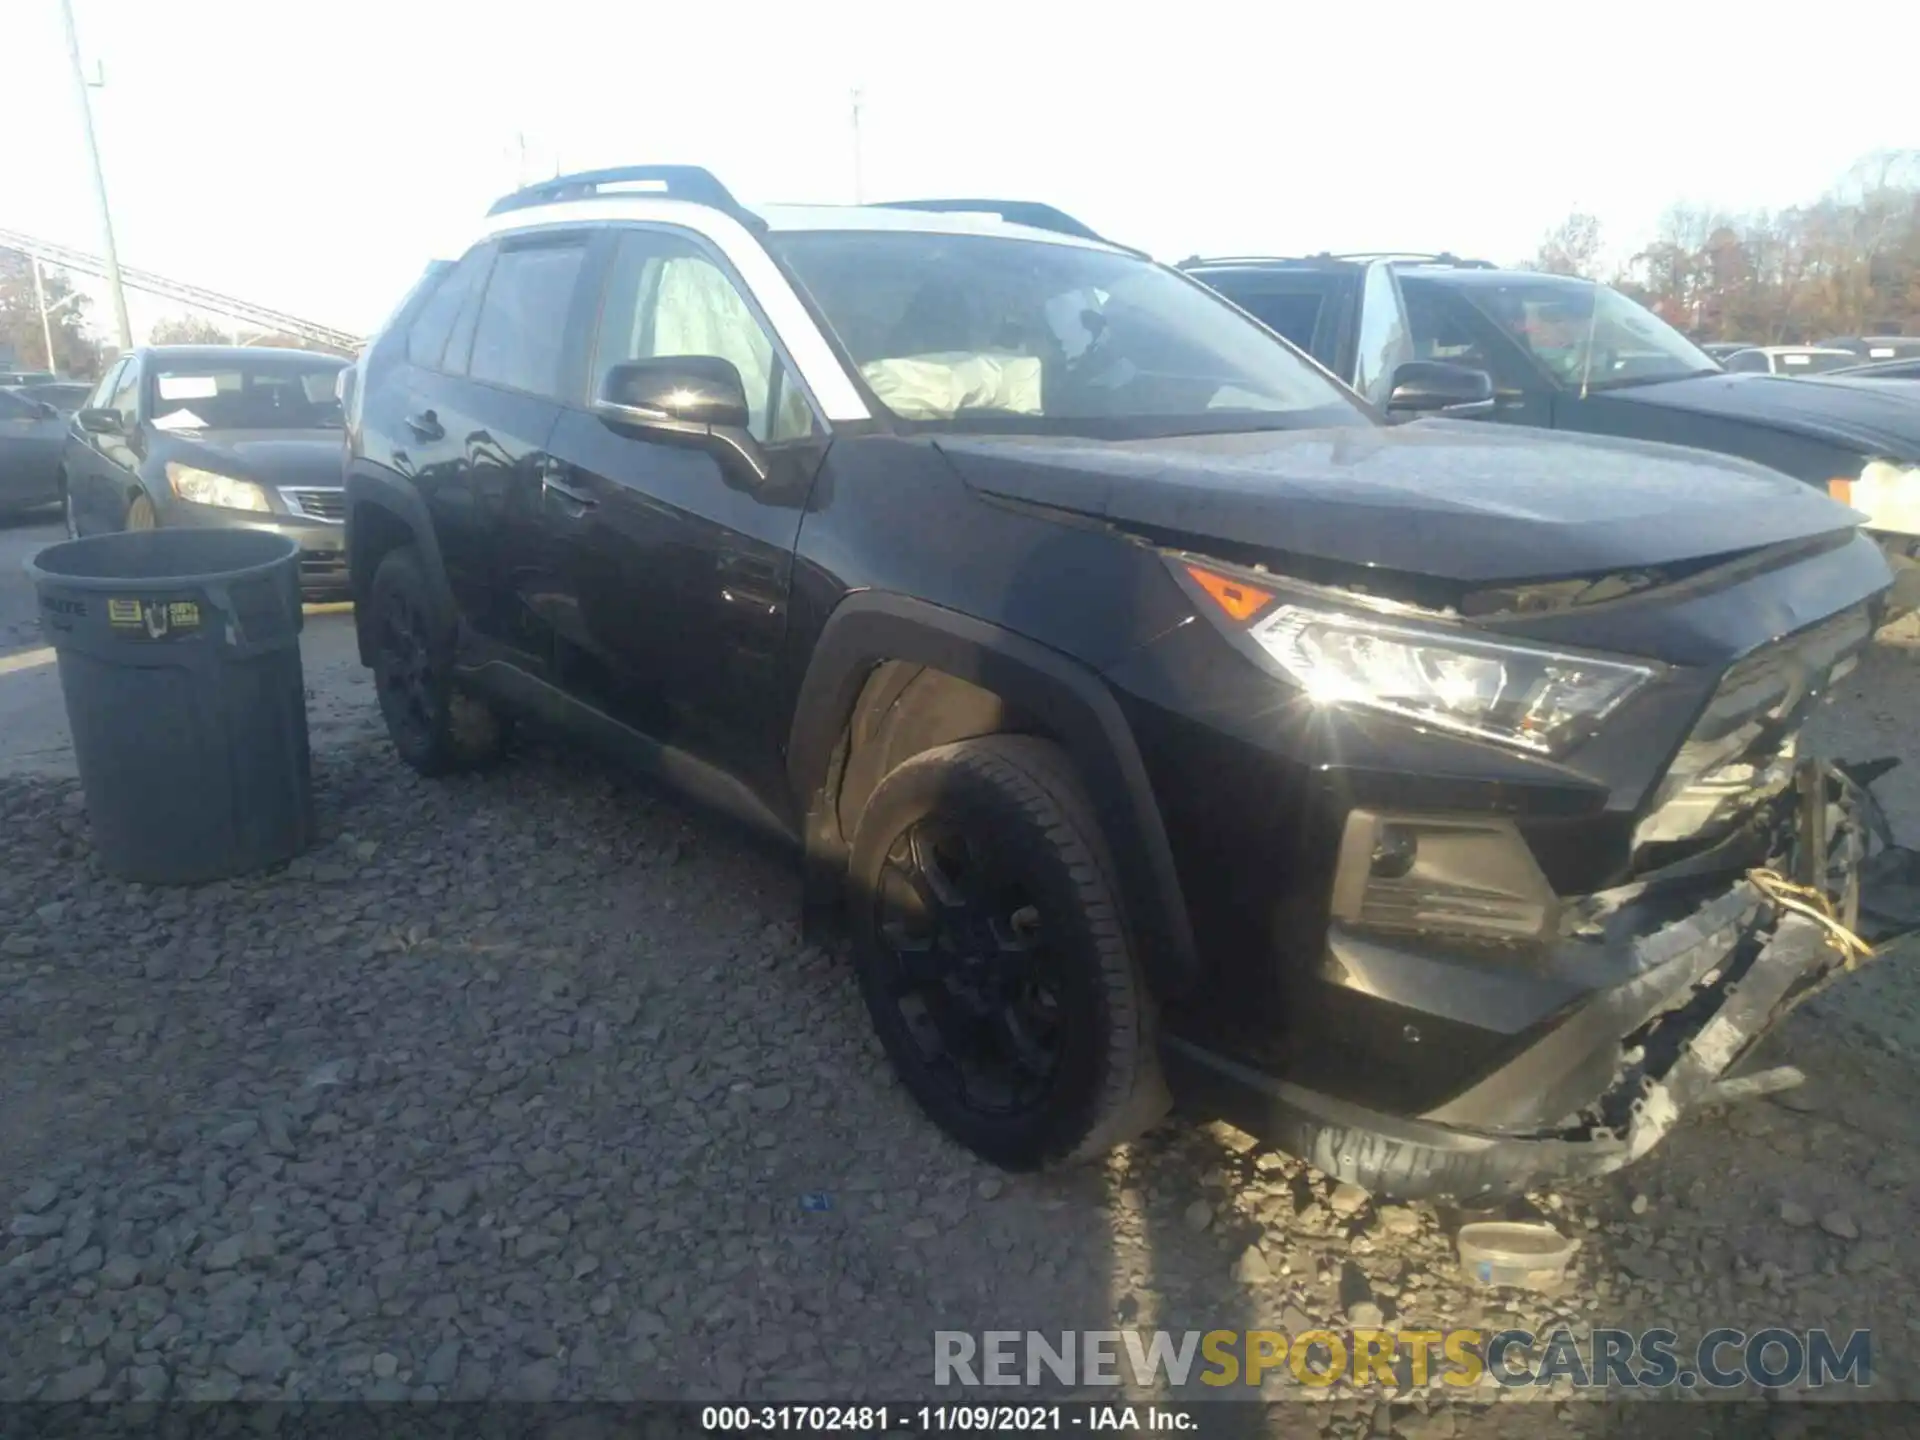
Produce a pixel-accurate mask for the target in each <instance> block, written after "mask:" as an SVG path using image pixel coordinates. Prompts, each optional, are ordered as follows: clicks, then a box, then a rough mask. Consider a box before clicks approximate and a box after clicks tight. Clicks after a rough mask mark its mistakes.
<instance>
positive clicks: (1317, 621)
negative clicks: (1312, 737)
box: [1247, 605, 1653, 755]
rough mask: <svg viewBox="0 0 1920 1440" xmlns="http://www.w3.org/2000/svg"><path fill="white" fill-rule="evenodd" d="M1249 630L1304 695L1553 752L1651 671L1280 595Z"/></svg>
mask: <svg viewBox="0 0 1920 1440" xmlns="http://www.w3.org/2000/svg"><path fill="white" fill-rule="evenodd" d="M1247 633H1248V635H1249V636H1250V637H1251V638H1252V639H1253V640H1254V641H1255V642H1257V643H1258V644H1259V646H1260V648H1261V649H1262V650H1264V651H1265V652H1266V653H1267V654H1268V655H1270V656H1271V657H1272V658H1273V660H1274V662H1275V663H1276V664H1277V665H1278V666H1279V667H1280V668H1281V669H1282V670H1283V671H1285V672H1286V673H1287V674H1288V675H1289V676H1291V677H1292V678H1293V679H1294V680H1295V681H1296V682H1297V683H1298V684H1299V685H1300V687H1301V688H1302V689H1304V690H1305V691H1306V692H1307V695H1308V697H1309V698H1311V699H1313V700H1315V701H1317V702H1320V703H1322V704H1329V705H1357V706H1363V707H1366V708H1368V709H1373V710H1384V711H1386V712H1388V713H1389V714H1393V715H1399V716H1403V717H1404V718H1406V719H1409V720H1416V721H1419V722H1421V723H1422V724H1426V725H1432V726H1435V727H1437V728H1439V729H1443V730H1451V731H1455V732H1457V733H1459V734H1462V735H1472V736H1475V737H1477V738H1479V739H1482V740H1493V741H1497V742H1499V743H1501V744H1504V745H1516V746H1518V747H1520V748H1521V749H1523V750H1532V751H1536V752H1538V753H1540V754H1546V755H1552V754H1557V753H1559V752H1560V751H1562V750H1565V749H1566V748H1568V747H1569V746H1570V745H1572V744H1573V743H1575V742H1576V741H1578V740H1580V739H1582V738H1584V737H1585V736H1586V735H1587V734H1589V733H1590V732H1591V731H1592V729H1593V727H1594V726H1596V725H1597V724H1599V723H1600V721H1602V720H1604V719H1605V718H1606V717H1607V716H1608V715H1609V714H1611V713H1612V712H1613V710H1614V709H1615V708H1617V707H1618V706H1619V705H1620V703H1621V702H1622V701H1623V700H1625V699H1626V698H1627V697H1628V696H1629V695H1631V694H1633V692H1634V691H1636V690H1638V689H1639V688H1640V687H1641V686H1642V685H1644V684H1645V683H1646V682H1647V680H1648V679H1649V678H1650V677H1651V675H1652V673H1653V672H1652V671H1651V670H1650V669H1648V668H1647V667H1645V666H1642V665H1631V664H1624V663H1622V662H1620V661H1616V660H1598V659H1595V658H1593V657H1591V656H1587V655H1569V654H1565V653H1563V652H1561V651H1557V650H1539V649H1534V648H1532V647H1531V646H1526V645H1512V644H1507V643H1505V642H1503V641H1494V640H1481V639H1472V638H1469V637H1467V636H1464V635H1453V634H1446V633H1442V632H1440V631H1433V630H1417V629H1413V628H1410V627H1404V626H1398V625H1393V624H1390V623H1386V622H1383V621H1381V620H1376V619H1374V618H1372V617H1369V616H1362V615H1349V614H1338V613H1330V612H1323V611H1318V610H1308V609H1302V608H1300V607H1297V606H1292V605H1283V606H1281V607H1280V608H1279V609H1278V610H1275V611H1274V612H1273V613H1272V614H1271V615H1269V616H1266V617H1265V618H1263V619H1261V620H1259V621H1257V622H1256V623H1255V624H1254V625H1253V626H1252V627H1251V628H1250V629H1249V630H1248V632H1247Z"/></svg>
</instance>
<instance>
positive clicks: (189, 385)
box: [158, 375, 220, 400]
mask: <svg viewBox="0 0 1920 1440" xmlns="http://www.w3.org/2000/svg"><path fill="white" fill-rule="evenodd" d="M158 384H159V387H160V398H161V399H162V400H211V399H212V398H213V397H214V396H215V395H218V394H219V393H220V382H219V381H218V380H216V379H215V378H214V377H213V376H211V375H162V376H161V377H160V379H159V381H158Z"/></svg>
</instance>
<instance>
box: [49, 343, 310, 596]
mask: <svg viewBox="0 0 1920 1440" xmlns="http://www.w3.org/2000/svg"><path fill="white" fill-rule="evenodd" d="M345 365H346V361H344V360H342V359H340V358H338V357H336V356H332V355H317V354H313V353H311V352H309V351H305V350H274V349H268V348H265V347H260V348H254V347H251V346H237V345H158V346H152V347H149V348H146V349H141V350H135V351H133V352H131V353H130V354H128V355H127V356H126V357H125V358H123V359H121V360H120V361H118V362H117V363H116V364H115V365H114V366H113V368H112V369H110V370H109V371H108V372H107V374H106V375H105V376H104V377H103V378H102V379H101V381H100V383H99V385H98V386H96V387H95V389H94V391H93V394H92V395H91V396H89V397H88V400H87V404H86V405H85V406H83V407H82V408H81V409H80V411H79V412H78V413H77V414H76V415H75V416H74V417H73V424H72V427H71V429H70V430H69V432H68V436H67V441H66V448H65V454H64V457H63V460H62V467H61V470H62V473H61V486H62V489H61V494H62V495H64V497H65V500H66V507H67V531H68V533H69V534H72V535H98V534H101V533H103V532H106V531H112V530H151V529H155V528H158V527H162V526H174V525H183V526H216V527H229V526H241V527H244V528H247V529H252V530H272V531H275V532H277V533H279V534H283V535H288V536H291V537H292V538H293V539H295V540H297V541H298V542H299V544H300V580H301V585H302V588H303V589H304V591H305V592H306V593H307V594H308V595H309V596H310V597H324V596H329V595H336V594H340V593H343V592H344V589H345V585H346V580H347V566H346V556H345V553H344V549H343V547H344V545H345V527H344V525H343V523H342V521H343V518H344V514H345V500H344V498H343V493H342V487H341V483H340V482H341V469H340V466H341V459H342V448H341V430H340V402H339V400H338V399H337V398H336V397H335V393H334V384H335V380H336V377H337V376H338V375H339V373H340V371H341V370H342V369H343V368H344V367H345Z"/></svg>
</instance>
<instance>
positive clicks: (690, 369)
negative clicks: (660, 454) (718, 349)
mask: <svg viewBox="0 0 1920 1440" xmlns="http://www.w3.org/2000/svg"><path fill="white" fill-rule="evenodd" d="M593 413H594V414H596V415H598V416H599V417H600V419H601V420H602V422H604V423H605V424H607V425H609V426H611V427H612V428H614V429H616V430H621V431H626V432H628V433H631V434H633V435H635V436H636V437H638V438H640V439H645V440H666V441H675V440H677V441H680V442H683V443H686V442H691V443H693V444H696V445H707V446H711V447H712V448H713V449H715V450H718V451H721V452H723V458H729V459H731V460H733V461H734V462H736V463H738V464H741V465H744V466H745V467H746V468H747V469H748V470H749V471H750V472H751V473H752V475H753V477H754V479H755V480H765V479H766V478H767V461H766V457H765V455H763V454H762V453H761V450H760V444H759V442H758V441H757V440H755V439H754V438H753V437H752V436H751V435H749V434H748V433H747V416H748V410H747V390H746V386H745V385H744V384H742V383H741V380H740V371H739V368H738V367H737V366H735V365H734V363H733V362H732V361H731V360H723V359H721V358H720V357H719V356H717V355H667V356H662V357H660V358H658V359H653V360H628V361H626V362H624V363H622V364H619V365H615V366H614V367H613V368H612V369H610V370H608V371H607V373H606V376H605V378H604V379H603V380H602V381H601V382H600V393H599V394H598V395H597V396H596V397H595V398H594V402H593Z"/></svg>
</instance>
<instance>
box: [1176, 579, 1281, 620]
mask: <svg viewBox="0 0 1920 1440" xmlns="http://www.w3.org/2000/svg"><path fill="white" fill-rule="evenodd" d="M1187 574H1189V575H1191V576H1192V577H1193V583H1194V584H1196V585H1198V586H1199V587H1200V588H1201V589H1202V590H1204V591H1206V592H1207V598H1208V599H1210V600H1212V601H1213V603H1214V604H1216V605H1218V606H1219V607H1220V608H1221V609H1222V610H1224V611H1226V612H1227V616H1228V618H1229V619H1232V620H1251V619H1252V618H1253V617H1254V616H1255V615H1257V614H1259V613H1260V611H1261V609H1262V607H1264V606H1265V605H1266V603H1267V602H1268V601H1269V600H1271V599H1273V595H1272V593H1271V592H1269V591H1266V590H1262V589H1261V588H1260V587H1259V586H1257V585H1248V584H1246V583H1244V582H1242V581H1239V580H1229V579H1228V578H1227V577H1226V576H1224V575H1216V574H1214V573H1213V571H1211V570H1202V569H1201V568H1200V567H1199V566H1198V565H1189V566H1187Z"/></svg>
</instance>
